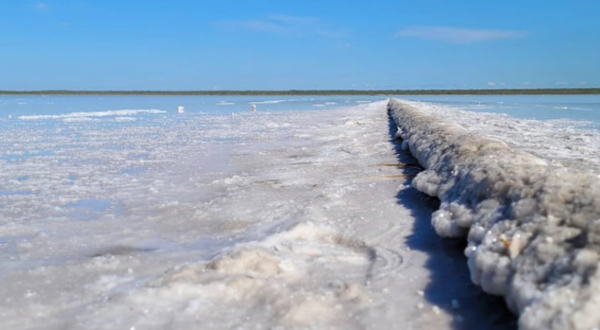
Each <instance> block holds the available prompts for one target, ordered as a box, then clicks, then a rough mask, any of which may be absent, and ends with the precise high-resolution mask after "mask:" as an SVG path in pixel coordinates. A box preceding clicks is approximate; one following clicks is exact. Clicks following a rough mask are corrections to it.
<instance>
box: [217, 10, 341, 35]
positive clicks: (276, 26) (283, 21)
mask: <svg viewBox="0 0 600 330" xmlns="http://www.w3.org/2000/svg"><path fill="white" fill-rule="evenodd" d="M214 25H215V26H217V27H220V28H224V29H227V30H240V29H242V30H250V31H256V32H269V33H276V34H281V35H288V36H295V37H301V36H322V37H329V38H341V37H344V36H346V32H345V30H343V29H330V28H329V27H327V26H324V24H323V23H322V22H321V21H320V20H319V19H318V18H316V17H300V16H290V15H283V14H276V15H269V16H267V17H265V18H258V19H246V20H225V21H218V22H215V23H214Z"/></svg>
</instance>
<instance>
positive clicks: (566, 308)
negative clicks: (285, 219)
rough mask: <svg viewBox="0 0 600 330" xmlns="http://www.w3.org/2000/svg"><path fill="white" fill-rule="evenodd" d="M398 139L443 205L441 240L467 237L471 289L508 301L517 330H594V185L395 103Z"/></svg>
mask: <svg viewBox="0 0 600 330" xmlns="http://www.w3.org/2000/svg"><path fill="white" fill-rule="evenodd" d="M388 110H389V112H390V115H391V116H392V118H393V119H394V121H395V122H396V125H397V126H398V130H399V131H398V134H397V135H398V136H399V137H400V138H402V139H403V140H404V141H403V145H405V146H406V147H408V148H409V149H410V151H411V152H412V154H413V155H414V156H415V157H416V158H417V159H418V160H419V163H420V164H421V165H422V166H423V167H424V168H425V171H423V172H421V173H419V174H418V175H417V176H416V177H415V178H414V180H413V186H414V187H415V188H416V189H418V190H420V191H422V192H424V193H426V194H428V195H431V196H436V197H438V198H439V199H440V201H441V206H440V209H439V210H438V211H437V212H435V213H434V214H433V216H432V224H433V226H434V227H435V230H436V232H437V233H438V234H439V235H441V236H444V237H467V238H468V247H467V249H466V251H465V254H466V255H467V257H468V263H469V269H470V271H471V279H472V280H473V282H475V283H476V284H478V285H481V287H482V288H483V289H484V290H485V291H486V292H489V293H492V294H497V295H502V296H504V297H505V299H506V301H507V303H508V305H509V307H510V308H511V309H512V310H513V311H514V312H516V313H518V314H519V315H520V318H519V328H520V329H593V328H597V327H599V326H600V314H599V313H597V311H598V310H600V270H599V269H598V266H599V265H600V179H599V176H598V175H595V174H587V173H577V172H574V171H572V170H569V169H568V168H565V167H559V166H553V165H550V164H549V163H548V162H546V161H545V160H543V159H540V158H537V157H535V156H533V155H530V154H528V153H525V152H523V151H520V150H516V149H513V148H511V147H509V146H508V145H507V144H506V143H504V142H502V141H499V140H496V139H492V138H489V137H486V136H483V135H478V134H473V133H470V132H469V131H467V130H465V129H464V128H462V127H460V126H458V125H456V124H453V123H451V122H448V121H444V120H440V119H438V118H436V117H434V116H432V115H429V114H426V113H425V112H423V111H421V110H419V109H417V108H415V107H413V106H411V105H409V104H407V103H403V102H401V101H399V100H395V99H393V100H391V101H390V102H389V104H388Z"/></svg>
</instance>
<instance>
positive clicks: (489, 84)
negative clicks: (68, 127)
mask: <svg viewBox="0 0 600 330" xmlns="http://www.w3.org/2000/svg"><path fill="white" fill-rule="evenodd" d="M487 84H488V86H496V83H495V82H493V81H490V82H488V83H487Z"/></svg>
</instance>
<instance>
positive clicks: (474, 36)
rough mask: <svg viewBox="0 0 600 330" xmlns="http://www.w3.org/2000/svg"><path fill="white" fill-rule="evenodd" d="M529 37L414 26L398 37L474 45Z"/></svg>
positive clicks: (476, 30)
mask: <svg viewBox="0 0 600 330" xmlns="http://www.w3.org/2000/svg"><path fill="white" fill-rule="evenodd" d="M526 35H527V32H523V31H510V30H480V29H465V28H458V27H449V26H414V27H409V28H406V29H404V30H401V31H399V32H398V33H397V34H396V36H398V37H402V38H409V37H412V38H419V39H425V40H434V41H441V42H446V43H451V44H472V43H476V42H484V41H491V40H501V39H514V38H520V37H524V36H526Z"/></svg>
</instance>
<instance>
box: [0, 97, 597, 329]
mask: <svg viewBox="0 0 600 330" xmlns="http://www.w3.org/2000/svg"><path fill="white" fill-rule="evenodd" d="M111 100H116V99H111ZM111 102H113V101H111ZM178 102H179V101H178ZM211 104H214V102H211ZM386 106H387V102H377V103H372V104H362V105H357V106H355V107H349V108H342V109H336V110H325V111H323V110H321V111H305V112H293V111H288V112H280V113H277V112H271V113H267V112H248V111H247V110H246V109H244V110H245V111H243V112H239V113H237V114H236V115H235V116H231V115H230V114H229V113H228V114H227V115H222V116H218V115H206V114H199V113H194V112H188V113H186V115H185V116H181V115H177V114H176V113H175V112H174V111H173V112H172V113H167V114H162V113H161V114H162V115H154V114H151V113H148V114H149V116H144V117H142V116H141V114H140V113H138V115H134V114H129V113H123V112H120V113H118V114H115V113H114V112H112V114H113V117H110V118H107V120H105V119H102V120H99V121H67V122H65V121H63V120H64V119H81V118H92V119H101V118H99V117H98V116H94V115H90V112H87V113H86V114H85V115H80V116H79V115H78V116H72V115H69V116H66V115H52V116H59V117H45V118H40V117H38V118H36V119H38V120H37V121H33V120H29V121H23V120H22V121H8V120H6V121H2V122H0V125H2V126H1V127H0V128H1V129H0V141H2V144H0V166H2V171H0V258H2V260H3V261H2V263H0V297H1V298H0V320H2V326H3V327H4V328H7V329H17V328H18V329H42V328H43V329H167V328H173V329H192V328H206V329H233V328H246V329H268V328H271V329H282V328H286V329H305V328H315V329H317V328H318V329H331V328H337V329H397V328H403V329H429V328H435V329H450V328H453V327H455V326H459V325H460V326H464V327H467V328H479V329H487V328H492V327H496V328H503V329H511V328H512V325H513V324H512V319H511V316H510V314H509V313H507V312H506V311H505V310H503V309H502V304H501V303H498V301H497V300H495V299H493V298H492V297H491V296H488V295H485V294H483V293H482V292H481V291H479V289H478V288H476V287H474V286H473V285H472V284H471V283H470V280H469V279H468V273H467V272H468V270H467V267H466V259H465V258H464V256H462V255H461V251H462V247H461V246H456V245H455V244H454V243H453V242H445V241H442V240H440V239H439V237H437V236H436V235H435V233H434V232H433V231H432V230H431V228H430V227H429V225H428V221H429V219H430V217H431V213H432V211H433V210H434V209H435V207H436V206H437V204H436V202H435V200H432V199H429V198H428V197H426V196H424V195H423V194H421V193H419V192H417V191H416V190H415V189H414V188H412V186H411V184H410V179H411V177H412V176H413V175H414V174H416V173H417V171H418V170H419V169H418V167H417V166H416V165H415V162H416V161H415V159H413V158H411V157H410V156H409V155H407V154H406V153H400V154H397V153H396V151H397V148H396V145H394V144H393V143H391V142H390V140H391V136H390V131H389V129H390V127H389V121H388V116H387V112H386ZM171 108H172V107H171ZM122 117H131V118H136V119H138V120H136V121H134V122H131V123H120V122H115V119H116V118H122ZM57 118H58V119H63V120H59V121H56V120H55V119H57ZM141 118H143V120H142V119H141ZM509 238H510V239H513V240H514V238H512V237H507V239H509ZM521 254H523V252H521ZM580 260H581V261H582V262H585V260H589V258H588V257H586V256H585V255H582V256H581V259H580ZM419 292H422V294H418V293H419ZM454 301H456V302H459V303H458V304H457V303H455V302H454ZM457 307H458V308H457Z"/></svg>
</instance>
